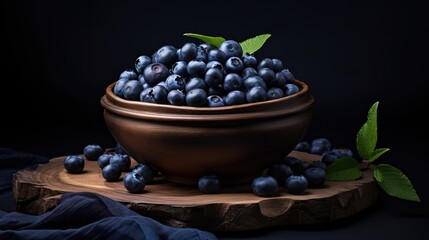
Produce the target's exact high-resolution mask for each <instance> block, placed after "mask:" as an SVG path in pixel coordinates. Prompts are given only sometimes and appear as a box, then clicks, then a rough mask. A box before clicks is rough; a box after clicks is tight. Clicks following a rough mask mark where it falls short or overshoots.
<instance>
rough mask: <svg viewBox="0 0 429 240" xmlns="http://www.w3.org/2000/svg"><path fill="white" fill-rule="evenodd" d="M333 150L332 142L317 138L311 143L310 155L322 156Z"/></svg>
mask: <svg viewBox="0 0 429 240" xmlns="http://www.w3.org/2000/svg"><path fill="white" fill-rule="evenodd" d="M331 148H332V144H331V141H329V140H328V139H327V138H316V139H313V141H311V149H310V153H312V154H318V155H322V154H323V153H324V152H327V151H330V150H331Z"/></svg>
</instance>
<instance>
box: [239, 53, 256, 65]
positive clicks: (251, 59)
mask: <svg viewBox="0 0 429 240" xmlns="http://www.w3.org/2000/svg"><path fill="white" fill-rule="evenodd" d="M241 59H242V61H243V65H244V67H245V68H248V67H251V68H256V67H257V65H258V60H257V59H256V58H255V56H253V55H251V54H248V53H246V54H244V55H243V57H242V58H241Z"/></svg>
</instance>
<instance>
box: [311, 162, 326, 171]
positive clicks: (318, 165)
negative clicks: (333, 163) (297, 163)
mask: <svg viewBox="0 0 429 240" xmlns="http://www.w3.org/2000/svg"><path fill="white" fill-rule="evenodd" d="M308 168H321V169H323V170H325V169H326V163H324V162H322V161H313V162H311V163H310V165H308Z"/></svg>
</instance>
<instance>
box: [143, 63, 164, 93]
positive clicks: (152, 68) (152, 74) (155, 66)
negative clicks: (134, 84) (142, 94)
mask: <svg viewBox="0 0 429 240" xmlns="http://www.w3.org/2000/svg"><path fill="white" fill-rule="evenodd" d="M169 75H170V73H169V71H168V68H167V67H166V66H165V65H164V64H162V63H151V64H149V65H148V66H147V67H146V68H145V69H144V71H143V77H144V79H145V81H146V83H147V84H149V86H151V87H153V86H155V85H156V84H158V83H159V82H161V81H165V79H166V78H167V77H168V76H169Z"/></svg>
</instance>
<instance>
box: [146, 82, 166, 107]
mask: <svg viewBox="0 0 429 240" xmlns="http://www.w3.org/2000/svg"><path fill="white" fill-rule="evenodd" d="M167 95H168V91H167V89H166V88H165V87H163V86H161V85H156V86H155V87H153V88H146V89H145V90H143V91H142V92H141V94H140V101H142V102H149V103H161V104H164V103H167Z"/></svg>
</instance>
